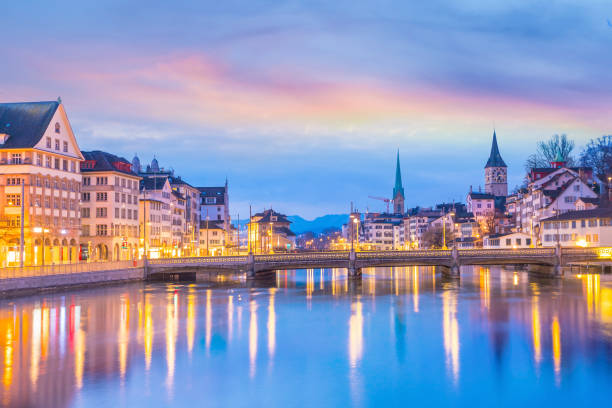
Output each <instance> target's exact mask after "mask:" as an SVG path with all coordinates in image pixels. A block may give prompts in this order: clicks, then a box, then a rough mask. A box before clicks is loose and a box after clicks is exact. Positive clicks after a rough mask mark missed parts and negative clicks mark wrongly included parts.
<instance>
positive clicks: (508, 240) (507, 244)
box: [506, 238, 512, 246]
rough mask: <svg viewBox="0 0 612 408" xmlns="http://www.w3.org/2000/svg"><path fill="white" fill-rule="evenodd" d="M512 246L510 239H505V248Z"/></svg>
mask: <svg viewBox="0 0 612 408" xmlns="http://www.w3.org/2000/svg"><path fill="white" fill-rule="evenodd" d="M510 245H512V239H510V238H508V239H506V246H510Z"/></svg>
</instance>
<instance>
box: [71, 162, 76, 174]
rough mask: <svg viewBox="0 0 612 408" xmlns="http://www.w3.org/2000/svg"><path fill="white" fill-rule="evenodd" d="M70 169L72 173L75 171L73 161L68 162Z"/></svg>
mask: <svg viewBox="0 0 612 408" xmlns="http://www.w3.org/2000/svg"><path fill="white" fill-rule="evenodd" d="M70 171H71V172H72V173H74V172H76V166H75V164H74V162H73V161H71V162H70Z"/></svg>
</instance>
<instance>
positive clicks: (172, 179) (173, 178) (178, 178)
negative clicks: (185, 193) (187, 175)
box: [168, 176, 194, 188]
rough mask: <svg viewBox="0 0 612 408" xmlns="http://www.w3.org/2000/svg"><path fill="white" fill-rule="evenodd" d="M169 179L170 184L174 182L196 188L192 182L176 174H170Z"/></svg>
mask: <svg viewBox="0 0 612 408" xmlns="http://www.w3.org/2000/svg"><path fill="white" fill-rule="evenodd" d="M168 181H170V184H174V185H180V184H182V185H186V186H188V187H192V188H194V187H193V186H192V185H191V184H189V183H187V182H186V181H185V180H183V179H182V178H181V177H180V176H179V177H175V176H170V177H168Z"/></svg>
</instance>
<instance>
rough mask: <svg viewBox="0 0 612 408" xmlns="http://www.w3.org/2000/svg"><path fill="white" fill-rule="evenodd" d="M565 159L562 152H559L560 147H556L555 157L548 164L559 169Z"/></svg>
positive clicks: (563, 165) (564, 162)
mask: <svg viewBox="0 0 612 408" xmlns="http://www.w3.org/2000/svg"><path fill="white" fill-rule="evenodd" d="M565 164H566V160H565V159H564V158H563V154H562V153H561V149H557V155H556V156H555V159H554V160H553V161H551V162H550V165H551V166H552V167H553V168H555V169H560V168H561V167H565Z"/></svg>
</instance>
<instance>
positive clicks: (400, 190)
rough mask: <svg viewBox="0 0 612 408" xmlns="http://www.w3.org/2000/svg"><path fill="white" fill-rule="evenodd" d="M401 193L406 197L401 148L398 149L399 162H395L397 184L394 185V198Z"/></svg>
mask: <svg viewBox="0 0 612 408" xmlns="http://www.w3.org/2000/svg"><path fill="white" fill-rule="evenodd" d="M397 194H401V195H402V197H404V187H403V186H402V171H401V169H400V159H399V149H397V162H396V164H395V186H394V187H393V198H395V197H396V196H397Z"/></svg>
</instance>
